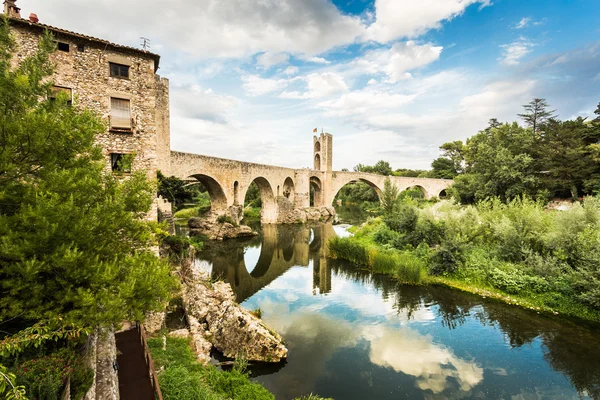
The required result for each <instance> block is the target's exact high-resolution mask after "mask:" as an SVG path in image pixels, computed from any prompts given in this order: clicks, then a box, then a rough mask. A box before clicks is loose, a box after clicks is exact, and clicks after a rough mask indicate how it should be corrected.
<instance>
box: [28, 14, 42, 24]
mask: <svg viewBox="0 0 600 400" xmlns="http://www.w3.org/2000/svg"><path fill="white" fill-rule="evenodd" d="M29 20H30V21H31V22H35V23H36V24H37V23H38V22H40V19H39V18H38V16H37V14H34V13H31V14H29Z"/></svg>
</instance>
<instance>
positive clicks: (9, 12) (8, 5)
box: [4, 0, 21, 18]
mask: <svg viewBox="0 0 600 400" xmlns="http://www.w3.org/2000/svg"><path fill="white" fill-rule="evenodd" d="M16 2H17V0H4V15H6V16H7V17H9V18H21V9H20V8H19V7H17V5H16V4H15V3H16Z"/></svg>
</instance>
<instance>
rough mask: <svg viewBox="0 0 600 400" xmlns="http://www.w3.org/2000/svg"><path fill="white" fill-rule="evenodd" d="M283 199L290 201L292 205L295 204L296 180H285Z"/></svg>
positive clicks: (289, 178) (288, 178)
mask: <svg viewBox="0 0 600 400" xmlns="http://www.w3.org/2000/svg"><path fill="white" fill-rule="evenodd" d="M282 194H283V197H285V198H286V199H288V200H289V201H290V202H291V203H292V204H294V200H295V197H296V196H295V195H296V185H294V180H293V179H292V178H291V177H289V176H288V177H287V178H285V181H283V193H282Z"/></svg>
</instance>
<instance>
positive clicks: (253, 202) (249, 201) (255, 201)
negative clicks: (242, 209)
mask: <svg viewBox="0 0 600 400" xmlns="http://www.w3.org/2000/svg"><path fill="white" fill-rule="evenodd" d="M244 205H245V206H246V207H251V208H261V207H262V199H261V197H260V188H259V187H258V185H257V184H256V182H254V181H253V182H252V183H251V184H250V186H248V190H247V191H246V196H245V198H244Z"/></svg>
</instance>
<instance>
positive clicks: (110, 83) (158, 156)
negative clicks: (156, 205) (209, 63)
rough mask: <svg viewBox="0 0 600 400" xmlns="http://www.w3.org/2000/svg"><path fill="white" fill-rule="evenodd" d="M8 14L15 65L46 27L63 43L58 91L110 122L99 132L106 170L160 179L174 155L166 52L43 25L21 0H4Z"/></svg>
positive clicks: (57, 59)
mask: <svg viewBox="0 0 600 400" xmlns="http://www.w3.org/2000/svg"><path fill="white" fill-rule="evenodd" d="M4 13H5V14H6V15H7V16H8V18H9V22H10V26H11V32H12V35H13V37H14V39H15V42H16V53H15V55H14V59H13V61H14V62H15V63H19V62H20V61H21V60H23V58H25V57H26V56H28V55H31V54H33V53H34V52H35V51H36V49H37V44H38V42H39V40H40V38H41V37H42V35H43V34H44V32H45V31H46V30H47V31H49V32H50V33H51V34H52V35H53V37H54V39H55V40H56V41H57V51H55V52H54V54H52V56H51V61H52V62H53V63H54V65H55V74H54V76H53V81H54V85H55V86H54V92H55V93H59V92H63V93H66V95H67V98H68V99H70V100H69V101H71V102H72V104H73V105H74V106H75V107H82V108H87V109H89V110H93V111H95V112H97V113H98V114H99V115H100V116H101V117H102V119H103V120H104V121H105V122H106V131H104V132H102V133H101V134H99V135H98V136H97V141H98V143H99V144H100V145H101V146H102V149H103V151H104V155H105V157H106V168H107V169H108V170H113V171H118V172H120V173H125V174H126V173H128V172H130V171H132V170H146V171H147V172H148V175H149V176H150V177H156V170H157V169H161V167H163V165H162V164H163V163H168V160H169V155H170V128H169V82H168V80H167V79H165V78H161V77H160V76H159V75H157V74H156V71H157V70H158V67H159V61H160V56H159V55H157V54H153V53H150V52H148V51H144V50H142V49H136V48H133V47H128V46H122V45H119V44H115V43H111V42H109V41H107V40H104V39H98V38H94V37H90V36H86V35H83V34H80V33H75V32H70V31H67V30H64V29H60V28H56V27H53V26H48V25H45V24H42V23H40V22H39V21H38V18H37V16H36V15H35V14H31V15H30V16H29V19H23V18H21V15H20V9H19V8H18V7H17V6H16V0H5V1H4ZM166 167H167V168H168V166H166Z"/></svg>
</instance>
